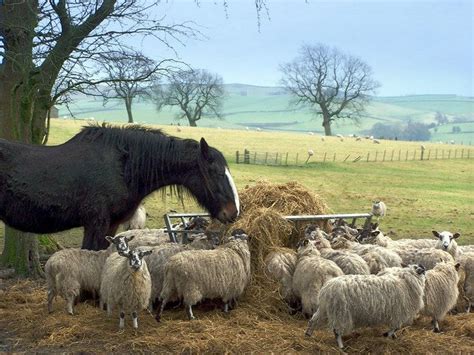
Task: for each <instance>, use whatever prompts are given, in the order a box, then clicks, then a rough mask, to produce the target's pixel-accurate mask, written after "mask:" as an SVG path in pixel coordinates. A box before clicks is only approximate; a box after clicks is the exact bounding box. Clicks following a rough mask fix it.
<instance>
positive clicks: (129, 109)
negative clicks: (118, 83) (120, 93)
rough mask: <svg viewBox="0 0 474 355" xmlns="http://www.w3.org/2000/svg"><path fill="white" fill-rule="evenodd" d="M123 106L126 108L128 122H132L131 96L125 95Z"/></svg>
mask: <svg viewBox="0 0 474 355" xmlns="http://www.w3.org/2000/svg"><path fill="white" fill-rule="evenodd" d="M124 100H125V107H126V108H127V115H128V123H133V114H132V100H133V99H132V98H131V97H126V98H125V99H124Z"/></svg>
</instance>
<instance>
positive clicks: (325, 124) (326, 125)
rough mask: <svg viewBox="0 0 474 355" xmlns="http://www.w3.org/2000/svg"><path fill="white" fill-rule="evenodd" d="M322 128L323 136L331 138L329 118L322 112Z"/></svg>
mask: <svg viewBox="0 0 474 355" xmlns="http://www.w3.org/2000/svg"><path fill="white" fill-rule="evenodd" d="M323 127H324V134H325V135H326V136H332V131H331V117H330V116H329V114H328V113H325V112H323Z"/></svg>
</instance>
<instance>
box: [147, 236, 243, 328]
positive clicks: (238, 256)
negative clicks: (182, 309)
mask: <svg viewBox="0 0 474 355" xmlns="http://www.w3.org/2000/svg"><path fill="white" fill-rule="evenodd" d="M249 280H250V250H249V246H248V243H247V235H246V234H245V232H243V231H242V230H240V229H238V230H235V231H233V232H232V236H231V237H230V238H229V239H228V241H227V242H225V243H224V244H222V245H220V246H219V247H217V248H216V249H214V250H189V251H183V252H181V253H178V254H176V255H174V256H172V257H171V258H170V259H169V261H168V263H167V264H166V267H165V278H164V282H163V290H162V291H161V297H160V298H161V300H162V303H161V306H160V310H159V312H158V314H157V316H156V319H157V321H160V319H161V315H162V313H163V310H164V307H165V305H166V303H167V302H168V301H170V300H174V299H177V298H182V299H183V303H184V304H185V306H186V312H187V315H188V318H189V319H190V320H191V319H194V315H193V311H192V306H193V305H195V304H196V303H198V302H199V301H201V300H202V299H203V298H220V299H222V301H223V302H224V303H225V306H224V307H225V308H224V311H225V312H228V310H229V302H232V301H234V300H235V299H237V298H238V297H239V296H240V295H241V294H242V293H243V292H244V290H245V287H246V286H247V284H248V282H249Z"/></svg>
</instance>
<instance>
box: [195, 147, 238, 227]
mask: <svg viewBox="0 0 474 355" xmlns="http://www.w3.org/2000/svg"><path fill="white" fill-rule="evenodd" d="M197 162H198V167H199V174H192V175H190V176H189V177H188V178H187V179H186V180H187V182H186V187H187V188H188V189H189V190H190V191H191V192H192V193H193V195H194V196H196V199H197V200H198V202H199V203H200V204H201V205H202V206H203V207H205V208H206V209H207V210H208V211H209V213H210V214H211V217H212V218H217V219H218V220H219V221H221V222H222V223H228V222H233V221H234V220H235V219H236V218H237V216H238V215H239V213H240V201H239V195H238V192H237V187H236V186H235V183H234V180H233V179H232V175H231V174H230V171H229V168H228V166H227V163H226V161H225V158H224V156H223V155H222V153H221V152H219V151H218V150H217V149H215V148H212V147H210V146H209V145H208V144H207V142H206V141H205V140H204V138H201V141H200V143H199V152H198V159H197Z"/></svg>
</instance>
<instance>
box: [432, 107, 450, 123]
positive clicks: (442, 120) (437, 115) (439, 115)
mask: <svg viewBox="0 0 474 355" xmlns="http://www.w3.org/2000/svg"><path fill="white" fill-rule="evenodd" d="M435 121H436V122H438V125H440V126H441V125H443V124H446V123H448V122H449V120H448V117H446V115H445V114H444V113H442V112H439V111H437V112H436V113H435Z"/></svg>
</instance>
